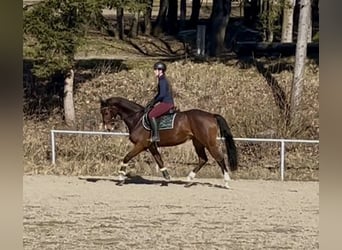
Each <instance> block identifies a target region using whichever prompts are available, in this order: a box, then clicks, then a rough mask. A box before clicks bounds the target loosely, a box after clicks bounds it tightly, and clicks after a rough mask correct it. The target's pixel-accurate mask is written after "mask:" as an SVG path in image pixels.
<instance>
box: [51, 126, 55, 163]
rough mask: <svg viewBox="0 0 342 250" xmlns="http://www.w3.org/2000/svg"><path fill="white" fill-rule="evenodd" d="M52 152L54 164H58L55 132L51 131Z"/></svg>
mask: <svg viewBox="0 0 342 250" xmlns="http://www.w3.org/2000/svg"><path fill="white" fill-rule="evenodd" d="M51 151H52V164H53V165H55V164H56V154H55V132H54V130H51Z"/></svg>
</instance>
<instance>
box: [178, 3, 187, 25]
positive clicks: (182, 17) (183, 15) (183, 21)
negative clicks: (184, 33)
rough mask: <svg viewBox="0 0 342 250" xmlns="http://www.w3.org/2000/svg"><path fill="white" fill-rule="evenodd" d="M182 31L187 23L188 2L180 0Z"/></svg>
mask: <svg viewBox="0 0 342 250" xmlns="http://www.w3.org/2000/svg"><path fill="white" fill-rule="evenodd" d="M179 19H180V29H181V30H183V29H184V27H185V21H186V0H180V18H179Z"/></svg>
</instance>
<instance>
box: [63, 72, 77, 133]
mask: <svg viewBox="0 0 342 250" xmlns="http://www.w3.org/2000/svg"><path fill="white" fill-rule="evenodd" d="M73 89H74V71H73V70H72V69H71V70H70V72H69V73H68V75H67V77H66V78H65V80H64V99H63V101H64V118H65V123H66V124H67V126H69V127H73V126H74V125H75V108H74V98H73Z"/></svg>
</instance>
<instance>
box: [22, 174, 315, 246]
mask: <svg viewBox="0 0 342 250" xmlns="http://www.w3.org/2000/svg"><path fill="white" fill-rule="evenodd" d="M115 180H116V179H115V178H112V179H111V178H107V179H105V178H103V179H102V180H98V181H96V182H91V181H88V180H82V179H79V178H77V177H66V176H24V177H23V184H24V190H23V209H24V218H23V225H24V235H23V242H24V249H318V247H319V246H318V233H319V232H318V221H319V183H318V182H278V181H260V180H258V181H247V180H235V181H234V180H233V181H232V182H231V189H230V190H226V189H223V188H221V184H222V180H221V179H197V180H196V181H197V182H198V183H197V184H196V185H193V186H191V187H190V188H185V187H184V186H183V185H184V182H183V181H182V179H177V180H173V181H172V182H171V183H170V184H169V185H168V186H160V180H161V178H153V177H144V178H142V177H139V178H133V179H132V180H130V181H129V182H128V184H127V185H125V186H121V187H120V186H116V185H115V184H116V183H115Z"/></svg>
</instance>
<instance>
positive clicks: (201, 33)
mask: <svg viewBox="0 0 342 250" xmlns="http://www.w3.org/2000/svg"><path fill="white" fill-rule="evenodd" d="M196 45H197V56H205V25H197V36H196Z"/></svg>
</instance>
